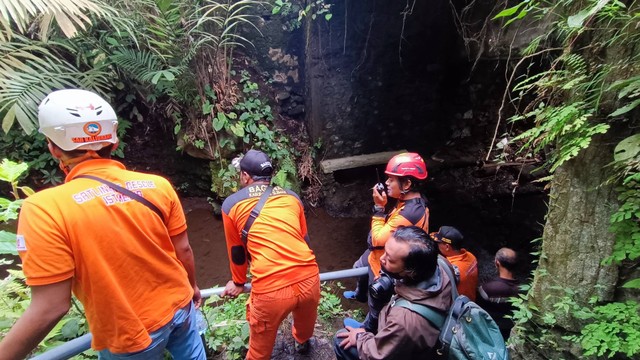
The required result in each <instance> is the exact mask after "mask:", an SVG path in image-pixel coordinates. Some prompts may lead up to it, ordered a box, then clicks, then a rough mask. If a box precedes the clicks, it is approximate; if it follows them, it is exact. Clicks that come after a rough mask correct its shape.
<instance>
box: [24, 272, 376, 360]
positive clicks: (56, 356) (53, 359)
mask: <svg viewBox="0 0 640 360" xmlns="http://www.w3.org/2000/svg"><path fill="white" fill-rule="evenodd" d="M367 271H368V268H367V267H363V268H357V269H347V270H338V271H331V272H326V273H322V274H320V281H332V280H340V279H346V278H350V277H356V276H362V275H366V274H367ZM222 291H224V287H217V288H211V289H204V290H201V291H200V294H201V295H202V298H208V297H211V296H213V295H220V294H222ZM249 291H251V284H246V285H245V286H244V292H249ZM91 338H92V336H91V333H88V334H85V335H82V336H80V337H78V338H75V339H73V340H71V341H68V342H66V343H64V344H62V345H60V346H58V347H56V348H53V349H51V350H49V351H47V352H45V353H43V354H40V355H37V356H34V357H32V358H31V360H65V359H68V358H70V357H72V356H75V355H78V354H80V353H83V352H85V351H87V350H89V348H91Z"/></svg>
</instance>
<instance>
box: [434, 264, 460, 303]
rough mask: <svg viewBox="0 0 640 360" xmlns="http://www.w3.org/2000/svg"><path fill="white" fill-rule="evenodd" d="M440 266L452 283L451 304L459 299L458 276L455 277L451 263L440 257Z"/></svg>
mask: <svg viewBox="0 0 640 360" xmlns="http://www.w3.org/2000/svg"><path fill="white" fill-rule="evenodd" d="M438 265H440V267H441V268H442V269H443V270H444V272H445V273H446V274H447V276H448V277H449V282H451V304H453V302H454V301H455V300H456V298H457V297H458V288H457V284H456V276H455V275H453V271H452V270H451V263H450V262H449V260H447V259H446V258H445V257H444V256H442V255H438Z"/></svg>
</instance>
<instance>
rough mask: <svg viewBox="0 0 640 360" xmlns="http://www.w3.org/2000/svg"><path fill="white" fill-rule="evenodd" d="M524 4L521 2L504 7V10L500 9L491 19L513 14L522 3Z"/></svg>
mask: <svg viewBox="0 0 640 360" xmlns="http://www.w3.org/2000/svg"><path fill="white" fill-rule="evenodd" d="M524 4H525V3H524V2H521V3H520V4H518V5H516V6H512V7H510V8H506V9H504V10H502V11H500V12H499V13H498V15H496V16H494V17H493V18H492V19H491V20H495V19H499V18H502V17H509V16H512V15H513V14H515V13H516V11H518V9H520V7H521V6H522V5H524Z"/></svg>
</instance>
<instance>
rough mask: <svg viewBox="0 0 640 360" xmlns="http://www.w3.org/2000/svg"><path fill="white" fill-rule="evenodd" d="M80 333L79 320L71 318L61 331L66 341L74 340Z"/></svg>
mask: <svg viewBox="0 0 640 360" xmlns="http://www.w3.org/2000/svg"><path fill="white" fill-rule="evenodd" d="M79 332H80V322H79V321H78V319H77V318H70V319H69V320H68V321H66V322H65V323H64V325H63V326H62V329H60V333H61V334H62V336H63V337H64V338H66V339H73V338H76V337H78V334H79Z"/></svg>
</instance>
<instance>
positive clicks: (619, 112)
mask: <svg viewBox="0 0 640 360" xmlns="http://www.w3.org/2000/svg"><path fill="white" fill-rule="evenodd" d="M638 105H640V99H636V100H634V101H633V102H631V103H629V104H627V105H625V106H623V107H621V108H619V109H618V110H616V111H614V112H612V113H611V114H609V116H610V117H616V116H619V115H622V114H626V113H628V112H629V111H631V110H633V109H635V108H636V107H637V106H638Z"/></svg>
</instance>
